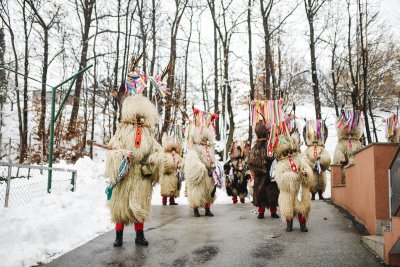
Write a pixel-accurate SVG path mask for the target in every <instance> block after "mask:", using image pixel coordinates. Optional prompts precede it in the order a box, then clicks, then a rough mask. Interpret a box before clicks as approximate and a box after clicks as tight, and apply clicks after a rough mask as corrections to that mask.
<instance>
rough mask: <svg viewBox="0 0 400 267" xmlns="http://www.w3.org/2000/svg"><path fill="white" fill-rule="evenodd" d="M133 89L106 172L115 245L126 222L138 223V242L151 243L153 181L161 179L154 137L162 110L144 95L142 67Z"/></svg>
mask: <svg viewBox="0 0 400 267" xmlns="http://www.w3.org/2000/svg"><path fill="white" fill-rule="evenodd" d="M126 88H127V91H128V90H129V91H130V92H132V94H135V95H131V96H128V97H126V98H125V100H124V101H123V103H122V110H121V121H120V122H119V123H118V124H117V130H116V132H115V134H114V136H113V137H112V138H111V140H110V142H109V146H110V148H111V149H110V150H109V151H108V152H107V157H106V176H107V177H109V178H110V186H109V187H108V188H107V193H108V197H109V202H108V205H109V207H110V213H111V219H112V221H113V222H114V223H115V230H116V240H115V242H114V246H121V245H122V239H123V230H124V225H129V224H134V226H135V231H136V239H135V243H136V244H138V245H144V246H147V245H148V242H147V240H146V239H145V237H144V233H143V228H144V222H145V221H146V220H148V219H149V218H150V205H151V197H152V192H153V185H154V183H156V182H157V181H158V179H159V174H160V166H161V159H162V153H161V152H162V151H161V149H162V148H161V146H160V144H158V143H157V141H156V140H155V138H154V133H155V125H156V123H158V121H159V118H158V113H157V110H156V108H155V106H154V105H153V104H152V103H151V102H150V100H149V99H147V98H146V97H143V96H141V95H140V94H141V93H142V92H143V90H144V89H145V88H144V82H143V79H142V77H141V75H140V73H139V70H138V69H137V70H133V67H131V70H130V72H129V74H128V78H127V81H126Z"/></svg>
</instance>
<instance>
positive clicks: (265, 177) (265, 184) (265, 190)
mask: <svg viewBox="0 0 400 267" xmlns="http://www.w3.org/2000/svg"><path fill="white" fill-rule="evenodd" d="M255 133H256V136H257V140H256V142H255V144H254V146H253V148H252V149H251V151H250V156H249V160H248V162H247V164H248V166H249V169H250V171H251V173H252V176H253V177H254V187H253V204H254V206H256V207H258V218H259V219H263V218H264V212H265V208H268V209H270V212H271V217H272V218H279V216H278V214H277V213H276V211H277V206H278V196H279V189H278V185H277V184H276V182H275V180H273V179H272V177H271V166H272V163H273V162H274V159H275V157H274V155H273V154H270V155H268V140H269V137H270V131H269V130H268V129H267V127H266V125H265V122H264V121H259V122H257V124H256V127H255Z"/></svg>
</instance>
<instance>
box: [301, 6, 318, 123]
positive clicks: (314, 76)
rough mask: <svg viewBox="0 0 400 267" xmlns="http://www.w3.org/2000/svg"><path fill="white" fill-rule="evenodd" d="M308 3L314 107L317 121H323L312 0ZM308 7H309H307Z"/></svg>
mask: <svg viewBox="0 0 400 267" xmlns="http://www.w3.org/2000/svg"><path fill="white" fill-rule="evenodd" d="M304 1H308V9H307V7H306V13H307V20H308V25H309V27H310V56H311V79H312V88H313V93H314V105H315V116H316V119H321V118H322V116H321V101H320V97H319V84H318V75H317V62H316V56H315V42H316V41H315V37H314V17H315V14H314V11H313V9H312V3H311V0H304ZM306 6H307V5H306Z"/></svg>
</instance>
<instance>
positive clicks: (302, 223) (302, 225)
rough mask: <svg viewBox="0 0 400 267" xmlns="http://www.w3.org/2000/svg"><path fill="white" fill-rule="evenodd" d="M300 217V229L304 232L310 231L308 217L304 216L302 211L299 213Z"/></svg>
mask: <svg viewBox="0 0 400 267" xmlns="http://www.w3.org/2000/svg"><path fill="white" fill-rule="evenodd" d="M298 217H299V222H300V230H301V231H302V232H308V229H307V226H306V221H307V219H306V217H304V216H303V215H302V214H301V213H299V214H298Z"/></svg>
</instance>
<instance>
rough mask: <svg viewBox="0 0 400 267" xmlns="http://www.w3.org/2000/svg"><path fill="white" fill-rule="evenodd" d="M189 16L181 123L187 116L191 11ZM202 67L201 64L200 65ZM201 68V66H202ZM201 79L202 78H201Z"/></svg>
mask: <svg viewBox="0 0 400 267" xmlns="http://www.w3.org/2000/svg"><path fill="white" fill-rule="evenodd" d="M190 11H191V14H190V22H189V23H190V31H189V37H188V41H187V43H186V50H185V74H184V75H185V80H184V88H183V113H184V114H182V121H185V120H186V118H185V116H186V114H187V88H188V85H187V84H188V57H189V46H190V40H191V38H192V20H193V9H192V8H191V9H190ZM199 36H200V31H199ZM199 49H200V37H199ZM201 66H202V64H201ZM202 67H203V66H202ZM202 79H203V76H202Z"/></svg>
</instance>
